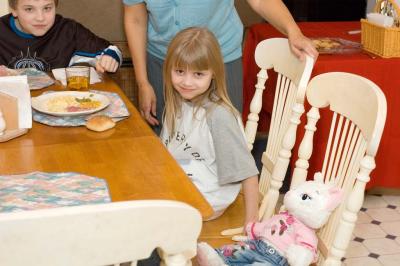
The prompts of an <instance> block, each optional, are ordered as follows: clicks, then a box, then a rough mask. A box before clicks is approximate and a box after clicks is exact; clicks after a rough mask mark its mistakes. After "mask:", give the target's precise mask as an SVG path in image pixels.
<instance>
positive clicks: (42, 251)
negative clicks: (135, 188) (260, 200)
mask: <svg viewBox="0 0 400 266" xmlns="http://www.w3.org/2000/svg"><path fill="white" fill-rule="evenodd" d="M201 223H202V220H201V215H200V213H199V212H198V211H197V210H196V209H194V208H192V207H190V206H188V205H187V204H184V203H181V202H175V201H166V200H143V201H127V202H116V203H108V204H98V205H85V206H76V207H65V208H54V209H44V210H37V211H24V212H17V213H2V214H0V239H1V241H0V262H1V263H0V264H1V265H7V266H23V265H40V266H54V265H57V266H64V265H65V266H71V265H74V266H80V265H82V266H83V265H84V266H89V265H97V266H99V265H110V264H119V263H123V262H130V261H133V264H132V265H136V263H135V261H137V260H139V259H144V258H147V257H149V256H150V254H151V252H152V251H153V250H154V249H155V248H159V250H160V251H161V253H162V255H161V257H162V258H163V260H164V262H165V264H166V265H182V266H183V265H188V263H190V258H192V257H194V256H195V255H196V242H197V238H198V236H199V234H200V230H201Z"/></svg>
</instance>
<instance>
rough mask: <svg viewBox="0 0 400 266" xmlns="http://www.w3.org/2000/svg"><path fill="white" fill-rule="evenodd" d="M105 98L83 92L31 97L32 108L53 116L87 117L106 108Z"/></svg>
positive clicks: (107, 100) (55, 93)
mask: <svg viewBox="0 0 400 266" xmlns="http://www.w3.org/2000/svg"><path fill="white" fill-rule="evenodd" d="M109 104H110V100H109V99H108V98H107V96H104V95H101V94H98V93H93V92H83V91H59V92H52V93H46V94H42V95H40V96H38V97H32V107H33V108H34V109H35V110H37V111H39V112H42V113H45V114H49V115H54V116H78V115H88V114H92V113H95V112H98V111H100V110H102V109H104V108H106V107H107V106H108V105H109Z"/></svg>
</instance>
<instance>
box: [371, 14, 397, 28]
mask: <svg viewBox="0 0 400 266" xmlns="http://www.w3.org/2000/svg"><path fill="white" fill-rule="evenodd" d="M367 20H368V21H369V22H371V23H374V24H377V25H380V26H383V27H392V26H393V23H394V19H393V17H389V16H386V15H383V14H378V13H368V14H367Z"/></svg>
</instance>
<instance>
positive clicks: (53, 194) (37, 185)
mask: <svg viewBox="0 0 400 266" xmlns="http://www.w3.org/2000/svg"><path fill="white" fill-rule="evenodd" d="M110 201H111V200H110V196H109V192H108V187H107V183H106V181H105V180H104V179H100V178H97V177H92V176H87V175H83V174H80V173H73V172H67V173H44V172H32V173H28V174H21V175H2V176H0V212H17V211H27V210H36V209H47V208H56V207H65V206H77V205H86V204H98V203H107V202H110Z"/></svg>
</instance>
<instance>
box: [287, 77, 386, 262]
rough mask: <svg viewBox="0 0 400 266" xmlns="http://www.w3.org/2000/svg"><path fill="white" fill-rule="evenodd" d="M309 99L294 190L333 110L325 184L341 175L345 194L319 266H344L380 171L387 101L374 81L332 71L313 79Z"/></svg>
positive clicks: (322, 239) (322, 235)
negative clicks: (377, 169) (377, 167)
mask: <svg viewBox="0 0 400 266" xmlns="http://www.w3.org/2000/svg"><path fill="white" fill-rule="evenodd" d="M307 100H308V102H309V103H310V105H311V109H310V111H309V112H308V113H307V125H306V126H305V129H306V130H305V134H304V138H303V139H302V142H301V144H300V147H299V158H298V160H297V161H296V168H295V170H294V172H293V178H292V182H291V186H292V187H293V186H296V185H297V184H299V183H301V182H304V181H305V180H306V177H307V173H308V171H307V169H308V166H309V163H308V161H309V159H310V157H311V155H312V152H313V136H314V133H315V131H316V129H317V128H316V123H317V121H318V120H319V118H320V114H319V109H321V108H328V107H329V110H330V111H332V113H333V115H332V122H331V128H330V132H329V136H328V142H327V147H326V150H325V153H324V154H325V156H324V161H323V165H322V170H321V172H322V174H323V176H324V178H325V181H329V180H332V179H333V178H336V177H337V178H338V184H339V186H340V187H342V189H343V191H344V193H345V196H344V201H343V202H342V203H341V205H340V206H339V207H338V208H337V209H336V211H335V212H334V213H333V214H332V216H331V217H330V219H329V221H328V223H327V224H326V225H325V226H324V227H323V228H321V230H320V231H319V232H318V237H319V243H318V250H319V253H320V255H319V261H318V265H329V266H332V265H341V258H342V257H344V255H345V252H346V249H347V247H348V245H349V243H350V240H351V237H352V232H353V229H354V226H355V222H356V220H357V213H358V211H359V210H360V208H361V206H362V203H363V201H364V190H365V185H366V183H367V182H368V181H369V180H370V177H369V175H370V172H371V171H372V170H373V169H374V168H375V159H374V158H375V155H376V152H377V149H378V146H379V142H380V139H381V136H382V131H383V128H384V125H385V119H386V99H385V96H384V94H383V93H382V91H381V90H380V89H379V88H378V86H376V85H375V84H374V83H373V82H371V81H370V80H368V79H365V78H363V77H360V76H358V75H354V74H350V73H341V72H332V73H325V74H321V75H319V76H316V77H314V78H313V79H312V80H311V81H310V83H309V85H308V87H307ZM324 114H326V113H324ZM317 134H318V131H317ZM316 152H318V153H320V152H323V150H322V151H321V150H320V149H318V150H316Z"/></svg>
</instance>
